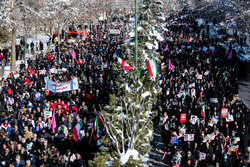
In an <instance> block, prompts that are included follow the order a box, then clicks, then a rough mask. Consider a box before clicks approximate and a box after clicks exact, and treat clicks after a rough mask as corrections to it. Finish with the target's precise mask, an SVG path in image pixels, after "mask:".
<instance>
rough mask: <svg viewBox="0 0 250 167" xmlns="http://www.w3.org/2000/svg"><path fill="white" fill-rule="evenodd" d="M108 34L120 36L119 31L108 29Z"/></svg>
mask: <svg viewBox="0 0 250 167" xmlns="http://www.w3.org/2000/svg"><path fill="white" fill-rule="evenodd" d="M109 33H110V34H120V30H119V29H110V30H109Z"/></svg>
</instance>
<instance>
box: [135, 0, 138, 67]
mask: <svg viewBox="0 0 250 167" xmlns="http://www.w3.org/2000/svg"><path fill="white" fill-rule="evenodd" d="M137 8H138V4H137V0H135V58H136V61H135V64H136V68H138V66H137V63H138V62H137V59H138V34H137V21H138V20H137V19H138V18H137Z"/></svg>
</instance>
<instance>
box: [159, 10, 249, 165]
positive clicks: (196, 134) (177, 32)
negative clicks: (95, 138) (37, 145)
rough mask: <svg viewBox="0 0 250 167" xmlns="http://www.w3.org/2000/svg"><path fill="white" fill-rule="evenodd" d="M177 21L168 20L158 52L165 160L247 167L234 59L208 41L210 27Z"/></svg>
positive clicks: (244, 113) (244, 112)
mask: <svg viewBox="0 0 250 167" xmlns="http://www.w3.org/2000/svg"><path fill="white" fill-rule="evenodd" d="M181 16H183V14H181V13H179V14H177V15H173V16H172V17H170V18H169V20H168V24H167V28H168V29H169V31H168V32H167V33H165V34H164V37H165V38H166V41H165V43H163V44H162V45H163V46H162V50H161V51H162V57H163V58H162V63H163V64H162V66H161V67H162V68H161V70H162V75H161V80H160V84H159V87H161V88H162V92H161V94H160V98H159V102H158V106H159V111H160V112H161V114H160V116H161V117H160V122H161V124H162V138H163V142H164V147H165V148H164V151H165V152H166V156H165V157H164V159H163V160H164V162H166V163H168V164H170V165H177V164H179V163H180V164H181V165H180V166H184V167H189V166H190V167H193V166H216V167H221V166H225V167H226V166H227V167H233V166H234V167H237V166H246V165H247V164H246V162H245V161H244V160H245V159H247V158H248V157H247V156H246V155H247V153H248V152H249V151H250V149H249V147H248V146H249V128H248V127H249V121H250V112H249V109H248V108H247V107H246V106H245V105H244V104H243V102H242V101H241V100H240V99H239V98H238V97H237V94H238V73H237V72H238V70H237V68H238V59H237V57H236V53H235V51H234V50H233V48H230V50H229V51H226V50H225V49H224V48H223V47H222V46H221V45H219V39H217V38H211V37H210V35H209V27H207V26H204V25H202V26H198V23H197V22H196V21H195V20H194V19H193V18H191V17H181ZM167 44H168V49H165V50H164V48H165V47H164V46H165V45H167ZM230 52H231V53H230ZM169 59H170V61H171V64H172V66H173V69H171V70H170V69H169V68H168V66H169V64H168V63H169Z"/></svg>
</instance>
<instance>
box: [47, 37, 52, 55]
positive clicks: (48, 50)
mask: <svg viewBox="0 0 250 167" xmlns="http://www.w3.org/2000/svg"><path fill="white" fill-rule="evenodd" d="M52 39H53V38H52V37H51V38H50V40H49V46H48V49H47V52H50V51H51V45H52Z"/></svg>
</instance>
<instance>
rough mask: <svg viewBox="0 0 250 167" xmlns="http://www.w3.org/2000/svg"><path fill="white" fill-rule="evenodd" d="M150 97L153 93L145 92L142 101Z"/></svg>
mask: <svg viewBox="0 0 250 167" xmlns="http://www.w3.org/2000/svg"><path fill="white" fill-rule="evenodd" d="M148 96H151V93H150V92H149V91H146V92H144V93H143V94H142V95H141V97H142V99H144V98H146V97H148Z"/></svg>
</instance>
